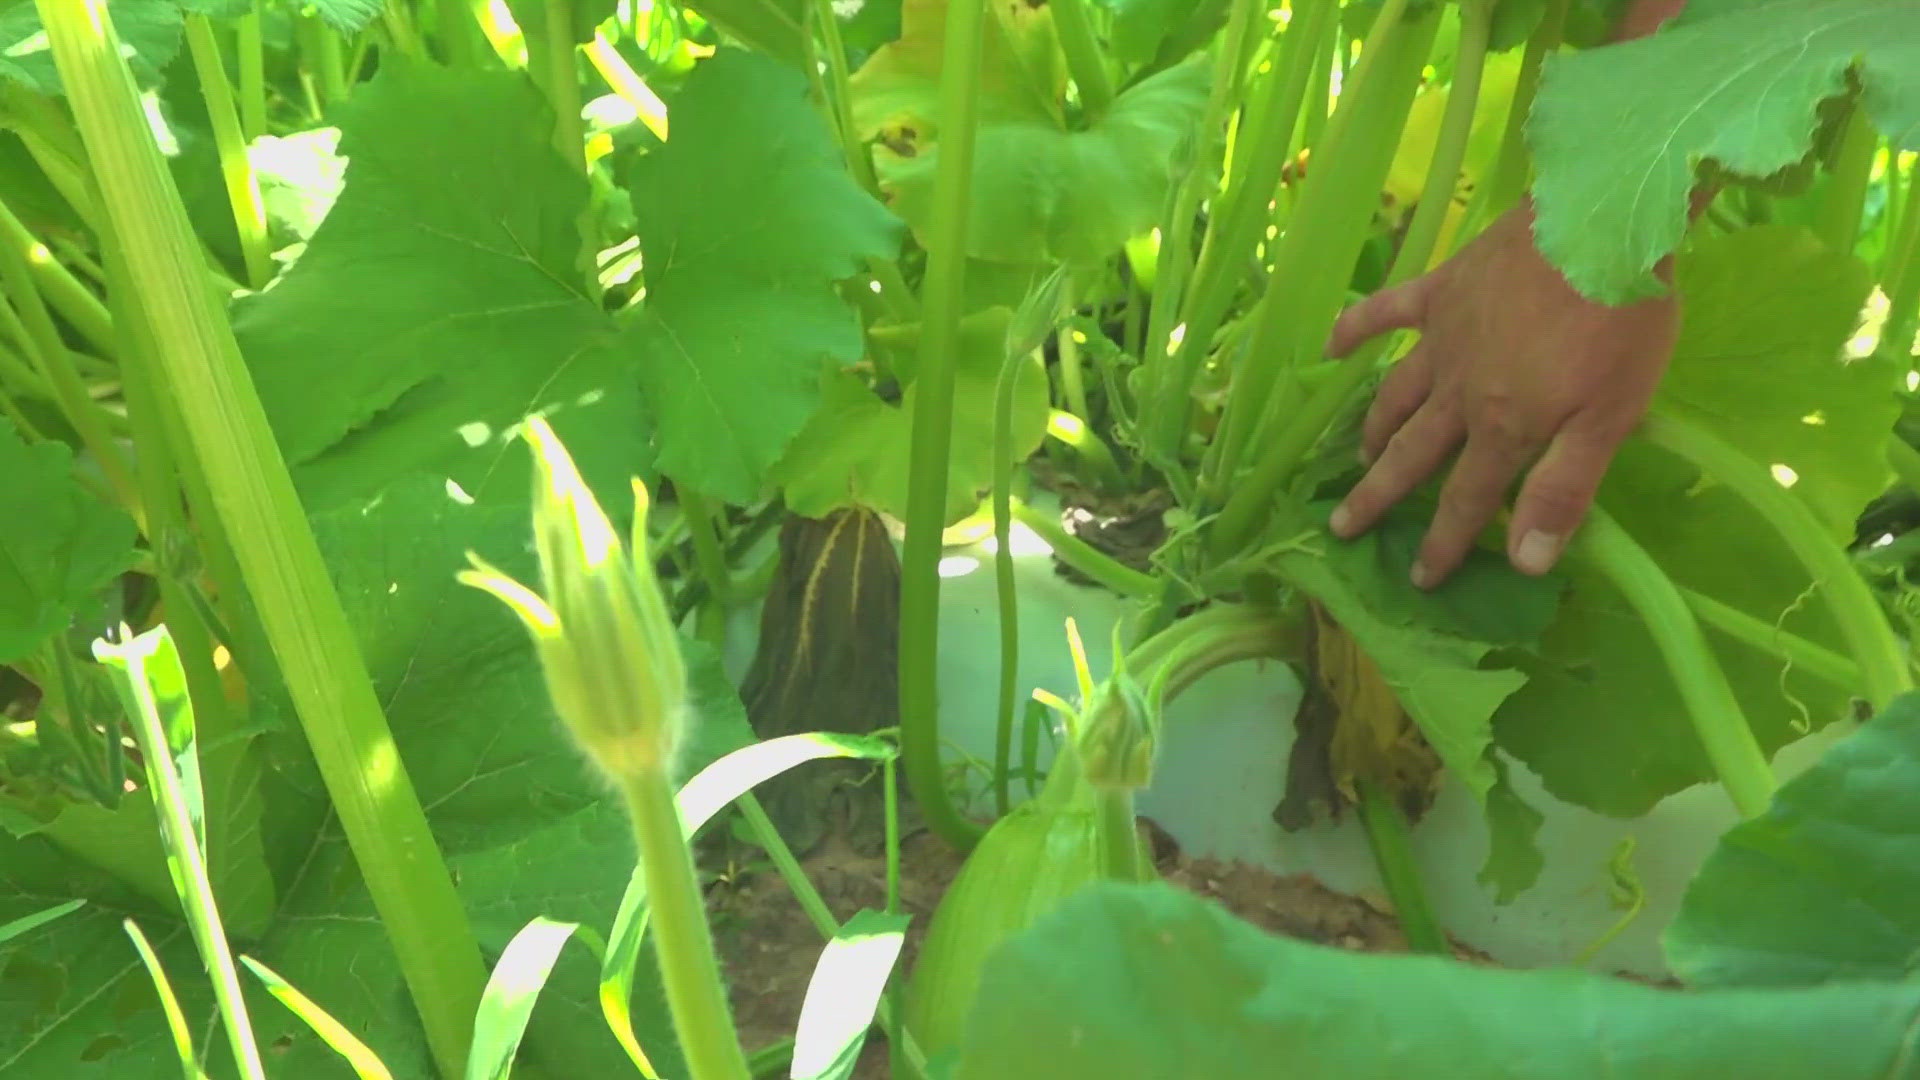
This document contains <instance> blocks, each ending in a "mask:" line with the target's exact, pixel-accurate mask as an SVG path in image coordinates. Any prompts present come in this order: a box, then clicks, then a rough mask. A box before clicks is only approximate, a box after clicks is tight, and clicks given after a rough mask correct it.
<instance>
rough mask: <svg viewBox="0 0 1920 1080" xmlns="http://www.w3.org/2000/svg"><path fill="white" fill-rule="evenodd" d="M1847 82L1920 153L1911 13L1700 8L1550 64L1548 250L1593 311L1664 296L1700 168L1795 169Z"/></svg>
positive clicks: (1545, 177) (1546, 91) (1543, 154)
mask: <svg viewBox="0 0 1920 1080" xmlns="http://www.w3.org/2000/svg"><path fill="white" fill-rule="evenodd" d="M1850 72H1851V73H1852V77H1856V78H1858V79H1859V80H1860V82H1861V83H1862V84H1863V85H1864V86H1865V93H1864V94H1863V96H1862V97H1861V99H1860V100H1861V103H1862V104H1863V105H1864V106H1865V108H1866V110H1867V114H1868V115H1869V116H1870V117H1871V118H1872V120H1873V122H1874V123H1875V125H1876V126H1877V127H1878V128H1879V129H1880V130H1881V131H1883V132H1885V133H1887V134H1888V135H1889V136H1890V137H1891V138H1893V139H1894V140H1895V141H1896V142H1898V143H1899V144H1900V145H1901V146H1902V147H1903V148H1905V149H1910V150H1911V149H1916V148H1920V21H1916V20H1915V19H1914V17H1913V10H1912V5H1911V4H1910V3H1909V2H1908V0H1731V2H1728V0H1722V2H1717V3H1706V4H1701V3H1692V4H1690V5H1689V6H1688V8H1687V13H1686V14H1685V15H1683V16H1682V17H1681V18H1680V19H1679V20H1677V21H1676V23H1675V24H1673V25H1671V26H1670V27H1669V28H1667V29H1665V30H1663V31H1661V32H1660V33H1657V34H1654V35H1652V36H1650V37H1645V38H1641V39H1638V40H1635V41H1630V42H1625V43H1622V44H1618V45H1611V46H1607V47H1605V48H1601V49H1594V50H1589V51H1586V52H1580V53H1574V54H1572V55H1563V56H1558V57H1554V58H1551V59H1549V60H1548V62H1547V65H1546V68H1545V71H1544V74H1543V77H1542V81H1541V86H1540V91H1539V96H1538V97H1537V98H1536V99H1535V102H1534V106H1533V113H1532V117H1531V119H1530V121H1529V126H1528V133H1529V136H1530V139H1531V142H1532V144H1533V150H1534V163H1535V167H1536V169H1537V170H1538V178H1537V180H1536V181H1535V184H1534V189H1533V190H1534V196H1535V200H1536V202H1537V204H1538V211H1539V221H1538V225H1537V228H1536V232H1537V234H1538V237H1539V242H1540V247H1541V250H1542V251H1543V252H1545V253H1546V255H1547V256H1548V257H1549V258H1551V259H1552V260H1553V262H1554V263H1555V264H1556V265H1558V266H1559V267H1561V269H1562V270H1563V271H1565V273H1566V275H1567V278H1568V280H1569V281H1571V282H1572V283H1573V285H1574V286H1575V287H1576V288H1578V289H1580V290H1581V291H1582V292H1584V293H1587V294H1588V295H1590V296H1593V297H1595V298H1597V299H1600V300H1603V301H1606V302H1609V303H1616V302H1620V301H1623V300H1626V299H1628V298H1631V297H1635V296H1642V295H1649V294H1652V293H1656V292H1658V291H1659V289H1660V286H1659V284H1658V282H1657V281H1656V279H1655V278H1654V277H1653V275H1652V267H1653V265H1654V264H1655V263H1656V262H1657V261H1659V259H1660V258H1661V257H1662V256H1664V255H1666V254H1667V253H1669V252H1671V251H1672V250H1673V249H1674V247H1675V246H1676V245H1677V244H1678V243H1679V242H1680V238H1681V235H1682V234H1683V233H1684V232H1685V229H1686V220H1687V215H1686V201H1687V193H1688V190H1689V188H1690V187H1691V186H1692V184H1693V182H1694V179H1695V173H1694V165H1695V163H1696V162H1699V161H1701V160H1702V159H1706V160H1710V161H1712V162H1714V163H1715V164H1717V165H1718V166H1719V167H1722V168H1725V169H1727V170H1729V171H1731V172H1733V173H1735V174H1737V175H1740V176H1746V177H1754V178H1760V177H1767V176H1771V175H1773V174H1775V173H1777V172H1779V171H1781V170H1783V169H1786V168H1788V167H1790V166H1793V165H1796V164H1798V163H1799V162H1801V160H1802V159H1803V158H1805V157H1806V156H1807V154H1808V153H1809V151H1810V149H1811V147H1812V145H1813V137H1814V133H1815V131H1816V128H1817V127H1818V126H1819V124H1818V120H1819V116H1818V109H1819V107H1820V105H1821V103H1822V102H1823V101H1826V100H1827V99H1829V98H1833V97H1836V96H1838V95H1841V94H1843V93H1845V92H1846V91H1847V88H1848V80H1849V77H1850V76H1849V73H1850Z"/></svg>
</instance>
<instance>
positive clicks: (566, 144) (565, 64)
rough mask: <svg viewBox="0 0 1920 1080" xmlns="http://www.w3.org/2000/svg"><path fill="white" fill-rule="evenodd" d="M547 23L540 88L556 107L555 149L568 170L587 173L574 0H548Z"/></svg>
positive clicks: (542, 42)
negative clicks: (577, 63)
mask: <svg viewBox="0 0 1920 1080" xmlns="http://www.w3.org/2000/svg"><path fill="white" fill-rule="evenodd" d="M544 9H545V11H546V13H547V24H546V26H545V27H544V28H542V30H541V32H540V40H539V42H538V44H539V45H540V46H541V47H542V48H543V49H544V50H545V55H544V56H543V57H542V62H541V64H540V67H539V68H538V69H537V70H538V72H539V75H540V76H541V80H540V81H541V89H543V90H545V91H546V92H547V104H549V105H551V106H552V107H553V148H554V150H555V151H557V152H558V153H559V155H560V157H561V159H562V160H564V161H565V162H566V163H567V165H568V167H569V168H572V169H573V170H575V171H576V172H581V173H584V172H586V171H587V128H586V121H585V120H584V119H583V118H582V117H581V115H580V109H581V102H580V74H579V72H578V71H576V70H575V65H574V59H573V50H574V45H573V0H547V3H546V4H545V5H544Z"/></svg>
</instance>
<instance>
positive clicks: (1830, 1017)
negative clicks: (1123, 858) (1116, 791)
mask: <svg viewBox="0 0 1920 1080" xmlns="http://www.w3.org/2000/svg"><path fill="white" fill-rule="evenodd" d="M1917 1023H1920V983H1906V984H1885V983H1875V984H1859V983H1854V984H1848V983H1838V984H1833V985H1828V986H1821V987H1816V988H1810V989H1793V990H1715V991H1702V992H1697V993H1685V994H1680V993H1674V992H1672V991H1667V990H1661V989H1656V988H1654V987H1650V986H1644V985H1641V984H1638V983H1633V982H1628V981H1626V980H1624V979H1612V978H1608V977H1605V976H1600V975H1589V974H1585V973H1581V972H1575V971H1568V970H1550V971H1531V972H1520V971H1506V970H1500V969H1496V968H1488V967H1479V966H1474V965H1469V964H1464V963H1460V962H1457V961H1453V960H1447V959H1440V958H1437V957H1424V956H1423V957H1412V956H1384V955H1377V954H1365V953H1352V952H1345V951H1342V950H1338V949H1332V948H1328V947H1325V946H1320V945H1313V944H1308V943H1306V942H1302V941H1298V940H1294V939H1291V938H1283V937H1275V936H1271V935H1268V934H1266V933H1263V932H1261V931H1260V930H1258V929H1256V928H1255V927H1253V926H1252V925H1250V924H1248V923H1245V922H1242V921H1240V920H1238V919H1235V918H1234V917H1233V916H1231V915H1229V914H1228V913H1227V912H1226V911H1225V910H1224V909H1222V908H1220V907H1219V906H1218V905H1216V904H1214V903H1212V902H1210V901H1207V900H1203V899H1201V898H1199V897H1196V896H1193V895H1192V894H1191V893H1187V892H1184V891H1182V890H1179V889H1177V888H1174V887H1173V886H1170V885H1164V884H1157V883H1156V884H1152V885H1116V884H1107V883H1103V884H1099V885H1094V886H1091V887H1089V888H1087V889H1086V890H1084V891H1082V892H1081V893H1080V894H1079V895H1077V896H1075V897H1073V898H1071V899H1068V900H1067V901H1065V902H1064V903H1062V904H1061V905H1060V906H1059V907H1058V908H1056V909H1055V910H1054V911H1053V912H1052V913H1050V914H1048V915H1046V916H1044V917H1043V918H1042V919H1041V920H1040V921H1039V922H1038V923H1036V924H1035V925H1034V926H1033V927H1032V928H1031V929H1030V930H1028V931H1027V932H1026V933H1024V934H1022V935H1020V936H1019V937H1017V938H1015V939H1013V940H1012V941H1010V942H1009V943H1008V944H1007V945H1005V946H1004V947H1003V948H1002V949H1001V950H1000V952H999V953H998V954H997V955H996V956H995V958H994V959H993V960H992V961H991V962H990V963H989V964H988V966H987V972H986V976H985V978H984V979H983V980H982V983H981V987H980V993H979V995H978V996H977V997H976V998H975V1000H974V1006H973V1012H972V1014H971V1016H970V1017H969V1021H968V1025H967V1030H966V1036H965V1040H964V1043H963V1047H962V1050H961V1053H960V1056H959V1063H958V1067H957V1068H956V1070H955V1072H954V1074H953V1075H954V1077H955V1080H1000V1078H1002V1077H1012V1076H1023V1077H1024V1076H1044V1077H1047V1078H1048V1080H1112V1078H1115V1077H1209V1078H1212V1077H1246V1076H1265V1075H1274V1074H1276V1073H1277V1074H1283V1075H1285V1076H1288V1077H1290V1078H1296V1080H1320V1078H1326V1080H1336V1078H1337V1080H1397V1078H1400V1077H1429V1076H1430V1077H1441V1076H1447V1077H1472V1078H1473V1080H1576V1078H1578V1080H1587V1078H1591V1077H1600V1076H1619V1077H1632V1078H1633V1080H1694V1078H1696V1077H1701V1076H1715V1075H1729V1076H1740V1077H1743V1078H1748V1080H1806V1078H1808V1077H1815V1076H1817V1077H1820V1078H1822V1080H1869V1078H1872V1080H1884V1078H1890V1077H1913V1076H1916V1075H1920V1063H1916V1061H1915V1060H1914V1059H1913V1057H1912V1053H1911V1042H1912V1033H1913V1031H1914V1030H1915V1025H1916V1024H1917Z"/></svg>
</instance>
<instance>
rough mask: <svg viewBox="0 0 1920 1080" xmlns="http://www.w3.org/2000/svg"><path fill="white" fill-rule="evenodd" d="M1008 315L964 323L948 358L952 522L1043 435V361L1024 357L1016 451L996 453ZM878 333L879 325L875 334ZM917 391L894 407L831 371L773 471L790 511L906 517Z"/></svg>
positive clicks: (988, 314)
mask: <svg viewBox="0 0 1920 1080" xmlns="http://www.w3.org/2000/svg"><path fill="white" fill-rule="evenodd" d="M1010 315H1011V313H1010V312H1009V311H1008V310H1007V309H1006V308H1004V307H995V308H989V309H987V310H986V311H983V312H977V313H975V314H973V315H969V316H967V317H966V318H965V319H963V320H961V324H960V348H959V350H958V354H957V355H956V356H955V358H954V367H955V370H954V387H953V450H952V457H951V458H950V460H949V465H948V469H947V501H946V518H945V520H946V522H947V523H948V524H952V523H953V522H955V521H958V520H960V519H961V518H964V517H966V516H967V515H968V514H971V513H973V512H974V511H975V510H976V509H978V508H979V505H980V498H981V495H982V494H983V493H984V492H985V490H986V489H987V488H988V487H990V486H991V485H992V483H993V477H994V473H995V471H996V470H997V469H1000V468H1007V467H1009V466H1011V465H1013V464H1014V463H1016V462H1019V461H1024V460H1025V459H1026V458H1027V456H1028V455H1030V454H1032V453H1033V452H1034V450H1036V449H1037V448H1038V447H1039V445H1040V441H1041V440H1042V439H1043V438H1045V437H1046V431H1047V414H1048V385H1047V373H1046V368H1045V366H1044V365H1043V364H1042V363H1041V362H1040V360H1039V358H1037V357H1025V358H1022V359H1020V360H1017V361H1015V363H1016V364H1017V365H1018V371H1017V373H1016V375H1015V379H1016V382H1015V384H1014V403H1013V427H1012V433H1013V440H1012V444H1011V448H1012V457H1011V459H1010V460H1008V461H1003V462H995V461H994V460H993V410H994V400H995V396H996V393H997V388H998V383H999V378H1000V365H1001V363H1002V361H1003V359H1004V357H1005V355H1006V340H1007V328H1008V322H1009V317H1010ZM906 329H908V330H910V331H912V333H911V334H910V336H909V337H908V339H907V340H908V341H909V342H915V343H917V341H918V340H919V334H918V332H917V331H918V327H917V326H915V327H910V328H906ZM879 333H880V332H879V331H878V330H876V337H878V336H879ZM877 343H878V342H876V344H877ZM904 351H906V350H903V352H904ZM902 359H910V358H908V357H904V356H903V357H902ZM915 389H916V388H915V387H914V386H912V385H909V386H908V387H907V389H906V392H905V393H904V394H903V395H902V397H901V400H900V404H898V405H894V404H891V403H889V402H887V401H884V400H882V399H881V398H880V396H879V395H878V394H875V393H874V392H873V391H872V390H870V389H868V388H867V384H866V383H865V382H864V381H863V380H861V379H860V378H859V377H858V376H856V375H853V374H851V373H848V372H837V373H834V374H833V375H831V376H829V377H828V378H827V380H826V387H825V399H824V400H823V401H822V403H821V406H820V409H819V411H818V412H816V413H814V415H813V418H812V419H811V420H809V421H808V422H807V426H806V428H805V429H803V430H802V431H801V433H800V435H799V437H798V438H796V439H795V440H794V441H793V445H792V446H790V447H789V448H788V450H787V455H786V457H785V458H783V459H782V460H781V462H780V464H779V466H778V467H777V468H776V469H775V473H774V475H775V478H776V479H777V480H778V481H779V482H780V483H781V486H782V491H783V492H784V493H785V495H786V500H787V508H788V509H789V510H792V511H793V512H794V513H796V514H800V515H802V516H805V517H816V518H817V517H825V516H827V515H828V514H829V513H831V512H833V511H834V510H835V509H838V508H840V507H844V506H867V507H872V508H874V509H877V510H880V511H883V512H885V513H888V514H892V515H893V516H895V517H904V516H905V515H906V508H907V486H908V485H907V481H908V468H907V464H908V460H909V458H910V456H911V455H910V454H909V453H908V450H909V448H910V444H911V442H912V434H913V413H914V403H915V402H916V401H917V400H918V397H919V396H918V394H916V393H915Z"/></svg>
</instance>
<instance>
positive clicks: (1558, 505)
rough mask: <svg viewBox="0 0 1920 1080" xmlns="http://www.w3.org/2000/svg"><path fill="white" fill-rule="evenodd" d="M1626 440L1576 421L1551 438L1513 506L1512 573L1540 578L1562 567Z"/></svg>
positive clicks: (1588, 421) (1509, 531)
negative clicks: (1556, 566)
mask: <svg viewBox="0 0 1920 1080" xmlns="http://www.w3.org/2000/svg"><path fill="white" fill-rule="evenodd" d="M1624 440H1625V435H1618V436H1616V435H1614V434H1612V433H1611V432H1609V431H1607V430H1605V429H1604V428H1602V427H1601V426H1599V425H1598V424H1595V423H1594V422H1593V421H1592V420H1591V419H1589V418H1583V417H1580V416H1575V417H1574V418H1572V419H1571V420H1569V421H1568V423H1567V425H1566V426H1565V427H1563V428H1561V429H1560V433H1559V434H1558V435H1556V436H1554V439H1553V442H1552V443H1551V444H1550V445H1549V446H1548V447H1547V452H1546V453H1545V454H1543V455H1542V456H1541V458H1540V460H1539V462H1537V463H1536V464H1535V465H1534V467H1533V470H1532V471H1531V472H1529V473H1528V474H1527V480H1526V483H1525V484H1523V485H1521V488H1520V495H1519V497H1518V498H1517V499H1515V500H1514V507H1513V518H1512V521H1511V523H1510V524H1509V525H1508V527H1507V557H1508V558H1509V559H1510V560H1512V562H1513V565H1514V568H1515V569H1517V570H1519V571H1520V572H1521V573H1523V574H1544V573H1546V572H1547V571H1549V570H1551V569H1553V567H1554V564H1555V563H1557V562H1559V561H1560V555H1561V553H1562V552H1564V551H1565V550H1566V548H1567V541H1568V540H1569V539H1570V538H1571V537H1572V536H1573V532H1574V530H1575V529H1578V528H1579V527H1580V522H1581V520H1582V519H1584V518H1585V517H1586V516H1587V509H1588V508H1589V507H1591V506H1592V505H1593V500H1594V496H1595V495H1597V494H1598V493H1599V491H1600V482H1601V481H1602V480H1604V479H1605V478H1606V475H1607V467H1608V466H1609V465H1611V464H1612V463H1613V455H1614V453H1615V451H1617V450H1618V449H1619V447H1620V443H1621V442H1622V441H1624Z"/></svg>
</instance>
